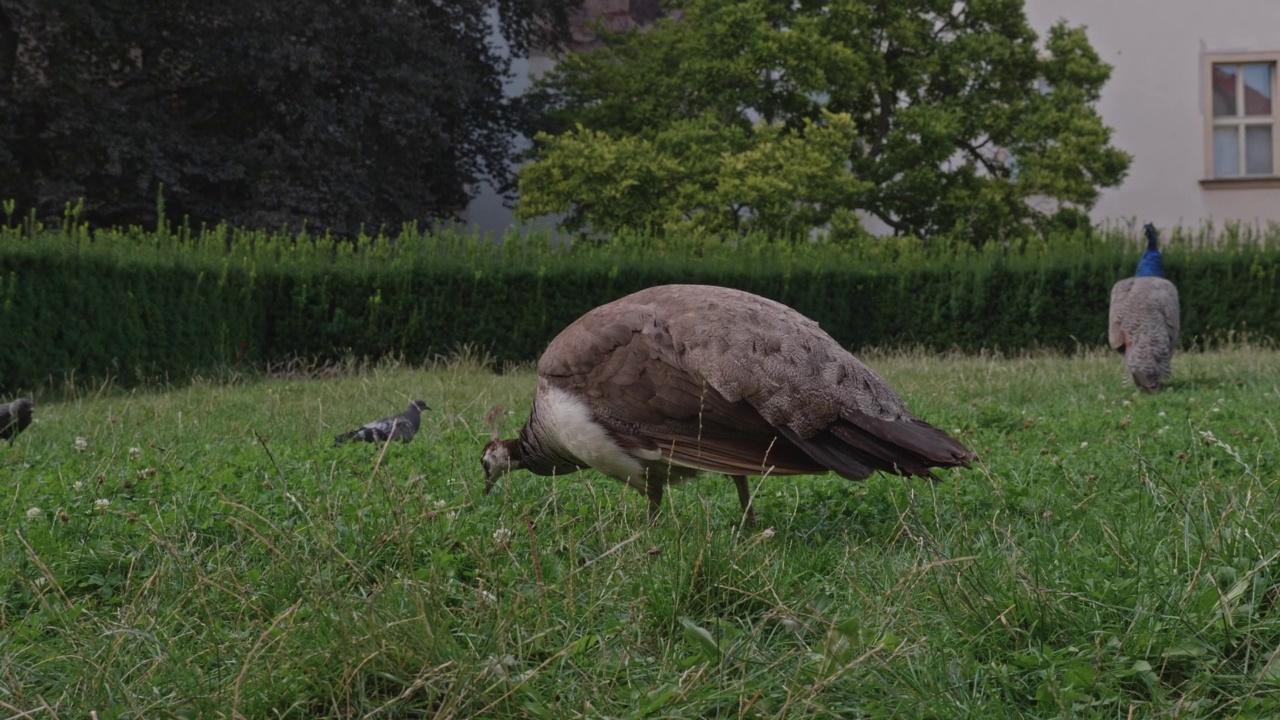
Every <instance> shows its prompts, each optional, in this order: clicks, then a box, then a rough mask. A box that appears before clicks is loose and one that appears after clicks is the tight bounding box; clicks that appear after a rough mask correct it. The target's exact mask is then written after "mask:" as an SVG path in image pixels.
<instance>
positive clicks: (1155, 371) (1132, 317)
mask: <svg viewBox="0 0 1280 720" xmlns="http://www.w3.org/2000/svg"><path fill="white" fill-rule="evenodd" d="M1143 230H1144V232H1145V233H1146V238H1147V249H1146V252H1144V253H1143V254H1142V259H1140V260H1139V261H1138V270H1137V272H1136V273H1134V276H1133V277H1129V278H1125V279H1123V280H1121V281H1119V282H1117V283H1116V284H1115V285H1114V286H1113V287H1112V288H1111V311H1110V318H1109V323H1108V327H1107V341H1108V343H1109V344H1110V345H1111V347H1112V348H1113V349H1115V350H1117V351H1118V352H1120V353H1122V354H1123V355H1124V366H1125V372H1126V374H1127V375H1128V376H1129V377H1131V378H1132V379H1133V382H1134V384H1135V385H1136V386H1137V387H1138V388H1139V389H1141V390H1145V391H1147V392H1158V391H1159V390H1160V389H1161V388H1163V387H1164V385H1165V383H1167V382H1168V381H1169V378H1170V377H1172V376H1173V351H1174V349H1175V348H1176V347H1177V345H1178V335H1179V333H1180V331H1181V324H1182V320H1181V312H1182V311H1181V306H1180V305H1179V302H1178V288H1177V287H1176V286H1174V284H1173V283H1172V282H1170V281H1169V279H1168V278H1166V277H1165V274H1164V258H1163V257H1162V256H1161V254H1160V248H1159V240H1160V231H1159V230H1157V229H1156V226H1155V225H1152V224H1151V223H1147V224H1146V226H1145V227H1144V228H1143Z"/></svg>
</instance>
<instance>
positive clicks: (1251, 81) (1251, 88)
mask: <svg viewBox="0 0 1280 720" xmlns="http://www.w3.org/2000/svg"><path fill="white" fill-rule="evenodd" d="M1244 114H1245V115H1270V114H1271V66H1270V65H1245V66H1244Z"/></svg>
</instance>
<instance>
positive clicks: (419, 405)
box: [405, 400, 431, 412]
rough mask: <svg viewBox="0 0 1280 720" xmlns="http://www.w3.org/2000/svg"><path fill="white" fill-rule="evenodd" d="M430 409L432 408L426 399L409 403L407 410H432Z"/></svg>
mask: <svg viewBox="0 0 1280 720" xmlns="http://www.w3.org/2000/svg"><path fill="white" fill-rule="evenodd" d="M430 409H431V408H430V407H429V406H428V405H427V402H426V401H425V400H414V401H413V402H411V403H409V409H408V410H406V411H405V412H414V411H417V412H422V411H423V410H430Z"/></svg>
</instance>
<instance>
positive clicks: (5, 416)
mask: <svg viewBox="0 0 1280 720" xmlns="http://www.w3.org/2000/svg"><path fill="white" fill-rule="evenodd" d="M35 409H36V404H35V403H33V402H31V400H30V399H28V398H18V399H17V400H14V401H13V402H9V403H5V404H3V405H0V438H3V439H5V440H8V441H9V444H10V445H12V444H13V439H14V438H16V437H18V433H20V432H22V431H23V430H26V429H27V426H28V425H30V424H31V415H32V413H33V412H35Z"/></svg>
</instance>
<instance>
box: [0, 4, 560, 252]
mask: <svg viewBox="0 0 1280 720" xmlns="http://www.w3.org/2000/svg"><path fill="white" fill-rule="evenodd" d="M574 4H575V3H574V2H573V1H572V0H447V1H445V0H371V1H370V2H364V3H341V2H334V1H333V0H327V1H325V0H322V1H320V2H302V1H301V0H270V1H268V2H248V1H247V0H226V1H225V2H219V3H204V2H196V1H195V0H168V1H166V2H159V1H157V0H136V1H131V2H120V1H118V0H115V1H110V2H89V1H88V0H0V75H2V77H0V166H2V168H0V196H3V197H6V198H17V199H18V200H20V201H21V202H22V203H23V204H24V205H29V206H35V207H37V208H39V209H40V211H41V212H43V213H50V212H58V211H60V210H61V208H62V207H63V205H64V204H65V203H66V202H68V201H75V200H77V199H78V198H80V197H83V198H84V199H85V217H87V218H88V219H90V220H93V221H98V222H103V223H149V222H152V221H154V213H155V205H156V200H155V199H156V193H157V191H158V189H159V187H160V186H161V184H163V188H164V196H165V201H166V204H167V208H168V212H169V214H170V215H171V216H180V215H189V216H191V217H192V218H193V219H194V220H196V221H208V222H217V221H221V220H229V221H231V222H233V223H236V224H242V225H247V226H251V227H281V226H297V225H299V224H301V223H303V222H310V223H311V224H312V226H313V227H315V226H322V227H328V228H330V229H333V230H335V231H336V232H339V233H352V232H355V231H357V230H358V229H359V228H360V227H361V226H364V227H366V228H370V229H376V227H378V226H379V225H384V224H390V225H394V224H398V223H400V222H404V221H408V220H412V219H418V218H423V219H425V218H432V217H444V216H448V215H451V214H453V213H455V212H456V211H458V210H460V209H461V208H462V207H464V206H465V204H466V203H467V201H468V199H469V193H470V192H471V189H472V186H474V185H475V184H476V183H477V182H478V181H480V180H481V179H483V178H493V179H495V180H496V181H497V183H498V184H501V183H502V182H503V181H505V180H506V179H507V175H508V161H509V156H510V152H511V148H510V143H511V133H512V130H513V128H515V127H516V126H517V124H518V121H519V119H520V117H519V114H518V108H517V107H516V106H515V105H514V104H512V103H511V102H510V101H509V100H508V99H507V98H505V97H504V92H503V80H504V77H505V75H506V73H507V70H508V66H509V57H508V55H507V54H506V53H504V52H502V51H501V49H500V48H498V47H495V45H494V43H492V42H491V36H492V33H493V26H494V24H493V19H492V18H494V17H497V18H498V19H499V22H500V26H501V29H502V31H503V34H504V35H505V38H506V41H507V43H508V45H509V46H510V47H511V48H512V50H513V52H514V53H520V52H523V51H524V50H525V49H526V46H527V43H528V41H529V39H530V38H532V37H534V36H535V33H542V32H548V33H549V35H548V36H547V37H549V38H550V39H551V40H553V41H554V40H555V39H556V38H558V37H560V36H561V35H562V33H563V32H565V30H566V13H567V12H568V10H569V8H571V7H572V6H573V5H574ZM495 10H496V15H495V14H494V11H495Z"/></svg>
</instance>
